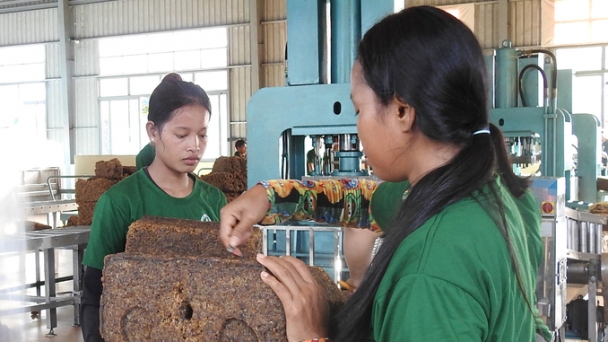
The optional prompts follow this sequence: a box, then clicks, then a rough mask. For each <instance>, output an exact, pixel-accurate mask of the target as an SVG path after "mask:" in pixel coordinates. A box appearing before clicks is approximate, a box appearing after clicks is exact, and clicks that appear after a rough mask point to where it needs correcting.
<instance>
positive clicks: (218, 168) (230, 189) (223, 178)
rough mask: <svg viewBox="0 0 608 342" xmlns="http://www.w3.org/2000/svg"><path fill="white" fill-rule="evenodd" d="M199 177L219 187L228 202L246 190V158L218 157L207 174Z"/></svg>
mask: <svg viewBox="0 0 608 342" xmlns="http://www.w3.org/2000/svg"><path fill="white" fill-rule="evenodd" d="M200 178H201V179H202V180H203V181H205V182H207V183H209V184H211V185H213V186H215V187H217V188H218V189H220V190H221V191H222V192H223V193H224V195H226V199H228V202H230V201H232V200H233V199H235V198H237V197H238V196H240V195H241V194H242V193H243V191H245V190H247V159H245V158H241V157H236V156H234V157H219V158H218V159H216V161H215V163H213V168H212V169H211V172H210V173H209V174H206V175H203V176H200Z"/></svg>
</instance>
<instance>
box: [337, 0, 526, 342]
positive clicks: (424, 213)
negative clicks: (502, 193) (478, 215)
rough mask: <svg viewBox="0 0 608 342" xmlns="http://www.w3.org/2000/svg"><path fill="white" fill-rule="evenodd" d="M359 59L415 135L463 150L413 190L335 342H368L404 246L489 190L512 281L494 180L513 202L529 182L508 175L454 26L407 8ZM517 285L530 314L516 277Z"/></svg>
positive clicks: (466, 44)
mask: <svg viewBox="0 0 608 342" xmlns="http://www.w3.org/2000/svg"><path fill="white" fill-rule="evenodd" d="M357 53H358V57H357V61H358V62H359V63H361V65H362V68H363V78H364V80H365V82H366V83H367V85H368V86H369V87H370V88H371V89H372V90H373V91H374V92H375V94H376V96H377V97H378V98H379V101H380V102H381V103H382V104H383V105H388V104H389V103H390V102H391V101H393V100H394V99H395V98H398V99H400V100H401V101H403V102H405V103H407V104H409V105H410V106H412V107H413V108H414V109H415V111H416V119H415V123H414V129H418V130H420V131H421V132H422V133H423V134H424V135H425V136H427V137H429V138H431V139H434V140H436V141H440V142H445V143H448V144H452V145H455V146H458V147H459V148H460V150H459V152H458V153H457V154H456V155H455V156H454V158H453V159H452V160H451V161H450V162H449V163H447V164H445V165H443V166H441V167H439V168H437V169H435V170H433V171H431V172H429V173H428V174H426V175H425V176H424V177H423V178H421V179H420V180H419V181H418V182H417V183H416V185H415V186H413V187H412V188H411V190H410V193H409V195H408V197H407V198H406V200H405V201H403V203H402V204H401V207H400V209H399V210H398V212H397V213H396V214H395V216H394V217H393V219H392V221H391V223H390V229H388V230H387V233H386V236H385V239H384V243H383V245H382V247H381V248H380V250H379V252H378V254H377V255H376V256H375V258H374V260H373V261H372V265H371V266H370V268H369V270H368V272H367V274H366V276H365V278H364V280H363V283H362V284H361V286H360V287H359V289H358V290H357V291H356V292H355V293H354V294H353V296H352V297H351V298H350V299H349V301H348V302H347V303H346V305H345V307H344V308H343V310H342V311H341V312H340V314H339V315H338V317H337V322H336V324H334V325H333V327H332V328H333V329H334V330H333V331H332V335H333V336H334V338H335V340H337V341H361V340H363V341H365V340H368V339H369V337H370V334H371V324H372V322H371V317H372V307H373V301H374V297H375V294H376V291H377V289H378V287H379V285H380V282H381V280H382V277H383V276H384V273H385V272H386V269H387V267H388V264H389V262H390V260H391V258H392V256H393V254H394V253H395V251H396V250H397V248H398V247H399V245H400V244H401V242H402V241H403V240H404V239H405V238H407V237H408V236H409V235H410V234H411V233H412V232H414V231H415V230H416V229H417V228H419V227H420V226H422V225H423V224H424V223H425V222H426V221H427V220H428V219H429V218H430V217H432V216H433V215H435V214H437V213H438V212H440V211H441V210H442V209H443V208H445V207H446V206H448V205H449V204H451V203H454V202H456V201H458V200H460V199H462V198H465V197H467V196H471V194H472V193H474V192H475V191H476V190H479V189H480V188H482V187H483V186H489V187H490V195H489V196H490V197H492V200H491V201H490V203H492V204H491V205H488V206H487V210H488V212H490V214H491V215H492V217H493V218H494V220H495V221H496V223H497V226H498V227H499V229H500V231H501V233H502V235H503V237H504V238H505V241H506V242H507V246H508V248H509V251H510V252H511V255H512V258H515V259H512V261H513V267H514V268H515V272H516V275H517V274H518V273H519V271H518V267H517V264H518V262H517V260H516V257H515V256H514V254H515V253H513V248H512V246H511V243H510V239H509V235H508V230H507V229H506V219H505V215H504V210H503V205H502V202H501V201H500V198H499V195H498V194H497V191H498V190H497V189H496V187H495V186H494V185H495V181H494V180H495V178H496V175H497V174H500V175H501V179H502V180H503V182H504V184H505V185H506V186H507V188H508V189H509V191H510V192H511V194H513V195H514V196H515V197H520V196H522V195H523V194H524V192H525V191H526V189H527V188H528V181H527V180H526V179H524V178H520V177H517V176H516V175H515V174H514V173H513V171H512V168H511V165H510V164H509V161H508V154H507V151H506V147H505V143H504V138H503V136H502V133H501V132H500V130H499V129H498V128H497V127H496V126H494V125H491V124H490V123H489V118H488V113H489V108H488V99H487V93H488V92H487V91H486V89H487V84H486V83H487V79H486V72H485V70H486V66H485V62H484V59H483V54H482V51H481V47H480V46H479V43H478V41H477V39H476V38H475V36H474V35H473V33H472V32H471V31H470V30H469V29H468V28H467V27H466V26H465V25H464V24H463V23H461V22H460V21H459V20H458V19H456V18H454V17H453V16H451V15H450V14H447V13H446V12H444V11H442V10H440V9H437V8H434V7H429V6H420V7H410V8H407V9H405V10H403V11H401V12H399V13H396V14H392V15H389V16H387V17H386V18H384V19H383V20H382V21H380V22H378V23H377V24H376V25H374V26H373V27H372V28H371V29H370V30H369V31H368V32H367V33H366V34H365V36H364V37H363V39H362V41H361V42H360V43H359V47H358V51H357ZM379 115H382V114H379ZM486 130H487V131H490V132H489V133H490V134H488V133H487V132H486ZM478 131H481V132H478ZM475 132H477V133H478V134H473V133H475ZM479 133H481V134H479ZM479 202H480V203H482V202H483V203H487V201H481V200H480V201H479ZM517 279H518V284H519V287H520V289H521V290H522V291H523V293H524V298H525V299H526V302H527V303H528V306H529V307H530V302H529V300H528V299H527V298H528V296H527V295H526V293H525V290H524V289H525V288H526V287H525V286H523V284H522V281H521V279H522V278H521V276H519V275H518V276H517Z"/></svg>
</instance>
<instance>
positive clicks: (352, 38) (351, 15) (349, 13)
mask: <svg viewBox="0 0 608 342" xmlns="http://www.w3.org/2000/svg"><path fill="white" fill-rule="evenodd" d="M360 12H361V1H360V0H331V1H330V13H331V83H348V82H349V81H350V69H351V68H352V66H353V63H354V62H355V57H356V47H357V44H358V43H359V40H361V13H360Z"/></svg>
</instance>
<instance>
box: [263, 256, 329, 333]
mask: <svg viewBox="0 0 608 342" xmlns="http://www.w3.org/2000/svg"><path fill="white" fill-rule="evenodd" d="M257 260H258V262H259V263H260V264H262V265H264V266H265V267H266V268H267V269H268V270H269V271H270V272H272V274H269V273H268V272H262V275H261V276H262V280H263V281H264V282H265V283H266V284H268V285H269V286H270V287H271V288H272V290H273V291H274V292H275V293H276V294H277V296H278V297H279V299H280V300H281V303H282V304H283V309H284V310H285V318H286V321H287V339H288V341H290V342H298V341H301V340H308V339H313V338H318V337H327V332H328V331H329V329H328V324H329V304H328V303H327V298H326V296H325V290H324V289H323V288H322V287H321V286H320V285H319V284H318V283H317V281H316V280H315V278H313V276H312V274H311V273H310V270H309V268H308V266H307V265H306V264H305V263H304V262H302V261H301V260H298V259H296V258H294V257H291V256H283V257H272V256H264V255H262V254H258V256H257Z"/></svg>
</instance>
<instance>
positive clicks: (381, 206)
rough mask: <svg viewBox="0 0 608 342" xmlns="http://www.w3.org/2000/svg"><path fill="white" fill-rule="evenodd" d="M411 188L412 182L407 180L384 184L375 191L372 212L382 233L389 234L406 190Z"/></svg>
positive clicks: (371, 204) (371, 203) (371, 206)
mask: <svg viewBox="0 0 608 342" xmlns="http://www.w3.org/2000/svg"><path fill="white" fill-rule="evenodd" d="M409 187H410V182H409V181H407V180H405V181H401V182H382V183H380V184H379V185H378V187H377V188H376V190H375V191H374V195H373V196H372V199H371V201H370V202H369V206H370V212H371V213H372V215H373V219H374V221H375V222H376V223H377V224H378V226H380V228H382V231H384V232H387V231H388V229H389V228H390V222H391V220H392V218H393V216H395V213H396V212H397V210H398V209H399V206H400V205H401V201H402V200H403V194H404V193H405V190H407V189H408V188H409Z"/></svg>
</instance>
